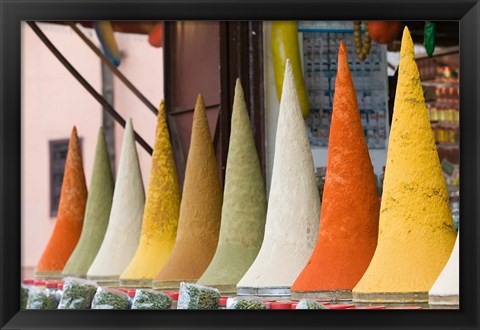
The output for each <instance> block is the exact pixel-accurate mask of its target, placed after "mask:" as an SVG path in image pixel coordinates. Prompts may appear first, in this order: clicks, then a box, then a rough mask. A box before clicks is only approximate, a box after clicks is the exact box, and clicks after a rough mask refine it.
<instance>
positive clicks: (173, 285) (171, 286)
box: [152, 279, 198, 290]
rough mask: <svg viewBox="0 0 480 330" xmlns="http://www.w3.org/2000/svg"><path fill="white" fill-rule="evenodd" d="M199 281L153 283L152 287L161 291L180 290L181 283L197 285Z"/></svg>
mask: <svg viewBox="0 0 480 330" xmlns="http://www.w3.org/2000/svg"><path fill="white" fill-rule="evenodd" d="M197 281H198V279H194V280H192V279H190V280H176V281H153V282H152V287H153V288H154V289H161V290H178V289H179V288H180V283H181V282H188V283H196V282H197Z"/></svg>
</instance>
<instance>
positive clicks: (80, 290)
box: [58, 277, 97, 309]
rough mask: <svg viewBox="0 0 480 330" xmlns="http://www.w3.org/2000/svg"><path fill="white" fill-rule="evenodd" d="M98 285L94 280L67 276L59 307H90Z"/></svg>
mask: <svg viewBox="0 0 480 330" xmlns="http://www.w3.org/2000/svg"><path fill="white" fill-rule="evenodd" d="M96 290H97V285H96V284H95V282H93V281H88V280H84V279H77V278H71V277H69V278H66V279H65V284H64V285H63V295H62V299H61V300H60V303H59V304H58V309H90V306H91V304H92V300H93V297H94V296H95V291H96Z"/></svg>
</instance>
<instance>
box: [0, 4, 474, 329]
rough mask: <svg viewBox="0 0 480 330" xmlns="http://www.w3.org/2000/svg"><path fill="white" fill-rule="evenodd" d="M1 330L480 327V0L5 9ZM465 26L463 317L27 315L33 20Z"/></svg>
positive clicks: (426, 313) (0, 67)
mask: <svg viewBox="0 0 480 330" xmlns="http://www.w3.org/2000/svg"><path fill="white" fill-rule="evenodd" d="M0 15H1V17H0V26H1V31H0V33H1V34H0V35H1V41H0V45H1V58H0V73H1V80H0V90H1V94H0V95H1V109H0V110H1V111H0V212H1V219H0V243H1V244H0V249H1V250H0V254H1V256H0V309H1V314H0V325H1V327H2V329H30V328H31V329H33V328H38V329H90V328H92V329H95V328H105V329H107V328H108V329H154V328H183V329H184V328H208V329H210V328H222V329H223V328H276V329H284V328H316V329H322V328H324V329H337V328H338V329H339V328H342V329H345V328H352V329H360V328H368V329H389V328H392V329H393V328H395V329H406V328H411V329H413V328H415V329H419V328H430V329H447V328H448V329H477V328H478V327H479V316H478V315H479V314H480V313H479V304H478V296H479V287H478V279H479V275H480V274H479V243H478V239H479V238H480V235H479V234H480V233H479V226H478V221H479V220H480V217H479V212H478V211H479V206H478V205H479V204H480V199H479V194H478V190H479V187H480V177H479V169H480V163H479V155H480V154H479V143H478V142H479V132H480V121H479V119H480V117H479V110H480V102H479V101H480V100H479V98H480V96H479V95H480V74H479V68H480V67H479V62H480V60H479V59H480V46H479V45H480V43H479V41H480V26H479V24H480V23H479V22H480V4H479V3H478V1H477V0H460V1H445V0H420V1H409V0H392V1H378V0H366V1H354V0H326V1H319V0H315V1H312V0H298V1H295V0H268V1H267V0H223V1H220V0H217V1H213V0H198V1H194V0H164V1H160V0H137V1H135V0H119V1H106V0H99V1H94V0H0ZM179 19H183V20H187V19H203V20H279V19H289V20H354V19H367V20H370V19H384V20H389V19H395V20H459V21H460V40H461V41H460V59H461V67H460V70H461V80H460V104H461V107H462V111H461V115H460V126H461V130H460V141H461V143H460V147H461V162H460V173H461V182H460V191H461V196H462V199H461V211H460V218H461V219H462V238H461V240H460V251H461V258H460V281H461V286H460V289H461V293H460V309H459V310H422V311H415V310H377V311H375V310H369V311H366V310H365V311H361V312H359V311H355V310H346V311H335V310H325V311H321V312H318V311H297V312H290V311H267V312H265V311H263V312H262V311H105V310H103V311H33V310H21V311H20V310H19V300H20V297H19V287H20V256H21V253H20V242H21V235H20V234H21V228H20V219H21V207H20V206H21V194H20V192H21V190H20V188H21V178H20V174H21V166H29V164H22V163H21V157H20V155H21V111H20V109H21V87H20V86H21V84H20V72H21V67H20V50H21V40H20V22H21V21H25V20H179Z"/></svg>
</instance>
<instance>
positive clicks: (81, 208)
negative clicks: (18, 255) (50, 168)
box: [35, 127, 87, 278]
mask: <svg viewBox="0 0 480 330" xmlns="http://www.w3.org/2000/svg"><path fill="white" fill-rule="evenodd" d="M86 203H87V184H86V182H85V174H84V172H83V164H82V155H81V152H80V144H79V143H78V136H77V129H76V128H75V127H73V129H72V134H71V136H70V141H69V144H68V153H67V159H66V161H65V171H64V174H63V182H62V190H61V194H60V201H59V204H58V213H57V221H56V223H55V228H54V229H53V233H52V235H51V236H50V240H49V241H48V244H47V246H46V248H45V250H44V251H43V254H42V256H41V258H40V260H39V262H38V264H37V267H36V269H35V277H42V278H60V277H61V276H62V270H63V267H64V266H65V264H66V263H67V261H68V258H70V255H71V254H72V252H73V250H74V249H75V246H76V245H77V242H78V239H79V238H80V235H81V232H82V226H83V217H84V215H85V205H86Z"/></svg>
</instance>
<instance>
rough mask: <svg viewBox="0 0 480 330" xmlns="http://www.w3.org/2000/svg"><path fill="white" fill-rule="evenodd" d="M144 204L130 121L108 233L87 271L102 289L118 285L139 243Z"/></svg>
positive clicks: (90, 277)
mask: <svg viewBox="0 0 480 330" xmlns="http://www.w3.org/2000/svg"><path fill="white" fill-rule="evenodd" d="M144 204H145V190H144V187H143V181H142V172H141V171H140V164H139V162H138V155H137V149H136V147H135V135H134V131H133V125H132V120H131V119H130V120H129V121H128V122H127V124H126V126H125V133H124V134H123V141H122V150H121V154H120V161H119V165H118V173H117V178H116V183H115V190H114V192H113V201H112V209H111V211H110V219H109V222H108V227H107V231H106V233H105V238H104V239H103V242H102V245H101V247H100V250H99V251H98V254H97V256H96V257H95V260H94V261H93V263H92V265H91V266H90V269H89V270H88V273H87V277H88V278H89V279H92V280H97V281H99V282H100V283H104V284H105V285H116V284H118V278H119V276H120V274H122V272H123V271H124V270H125V268H126V267H127V266H128V264H129V263H130V260H131V259H132V258H133V255H134V254H135V251H136V250H137V246H138V242H139V241H140V232H141V227H142V217H143V207H144Z"/></svg>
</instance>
